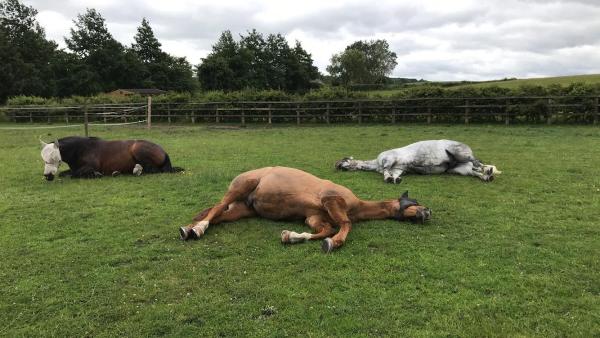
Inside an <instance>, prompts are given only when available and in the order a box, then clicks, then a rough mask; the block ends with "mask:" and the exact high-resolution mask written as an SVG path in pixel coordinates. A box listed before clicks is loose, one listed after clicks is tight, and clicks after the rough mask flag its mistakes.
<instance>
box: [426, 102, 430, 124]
mask: <svg viewBox="0 0 600 338" xmlns="http://www.w3.org/2000/svg"><path fill="white" fill-rule="evenodd" d="M427 124H431V105H429V102H427Z"/></svg>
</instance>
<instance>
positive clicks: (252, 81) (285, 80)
mask: <svg viewBox="0 0 600 338" xmlns="http://www.w3.org/2000/svg"><path fill="white" fill-rule="evenodd" d="M197 75H198V80H199V81H200V84H201V87H202V89H204V90H209V91H210V90H224V91H236V90H242V89H252V90H273V89H277V90H285V91H290V92H302V91H306V90H308V89H310V88H312V87H313V86H314V84H313V82H312V81H313V80H316V79H317V78H318V77H319V72H318V70H317V68H316V67H315V66H314V65H313V60H312V57H311V56H310V54H308V53H307V52H306V51H305V50H304V49H303V48H302V46H301V45H300V42H296V45H295V47H294V48H290V47H289V45H288V43H287V41H286V40H285V38H284V37H283V36H282V35H281V34H269V35H268V36H267V38H266V39H265V38H264V37H263V35H262V34H261V33H259V32H257V31H256V30H252V31H250V32H248V35H246V36H241V38H240V41H239V42H237V41H235V39H234V38H233V36H232V35H231V32H230V31H224V32H223V33H222V34H221V36H220V37H219V40H218V41H217V43H216V44H215V45H213V47H212V52H211V53H210V54H209V55H208V56H207V57H206V58H203V59H202V63H201V64H200V65H198V66H197Z"/></svg>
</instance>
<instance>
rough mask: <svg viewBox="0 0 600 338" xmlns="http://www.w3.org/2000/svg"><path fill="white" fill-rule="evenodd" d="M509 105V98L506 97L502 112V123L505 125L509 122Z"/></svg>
mask: <svg viewBox="0 0 600 338" xmlns="http://www.w3.org/2000/svg"><path fill="white" fill-rule="evenodd" d="M509 106H510V100H509V99H506V105H505V106H504V114H505V120H504V124H505V125H507V126H508V124H509V123H510V112H509Z"/></svg>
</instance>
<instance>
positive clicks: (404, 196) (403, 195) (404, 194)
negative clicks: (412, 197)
mask: <svg viewBox="0 0 600 338" xmlns="http://www.w3.org/2000/svg"><path fill="white" fill-rule="evenodd" d="M402 198H408V190H406V191H405V192H404V193H403V194H402V196H400V199H402Z"/></svg>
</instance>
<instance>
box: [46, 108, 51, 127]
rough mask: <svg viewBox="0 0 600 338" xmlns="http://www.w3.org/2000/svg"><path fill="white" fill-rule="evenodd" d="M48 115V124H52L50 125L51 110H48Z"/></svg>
mask: <svg viewBox="0 0 600 338" xmlns="http://www.w3.org/2000/svg"><path fill="white" fill-rule="evenodd" d="M46 114H47V116H48V124H50V123H51V122H50V110H48V111H47V112H46Z"/></svg>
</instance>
